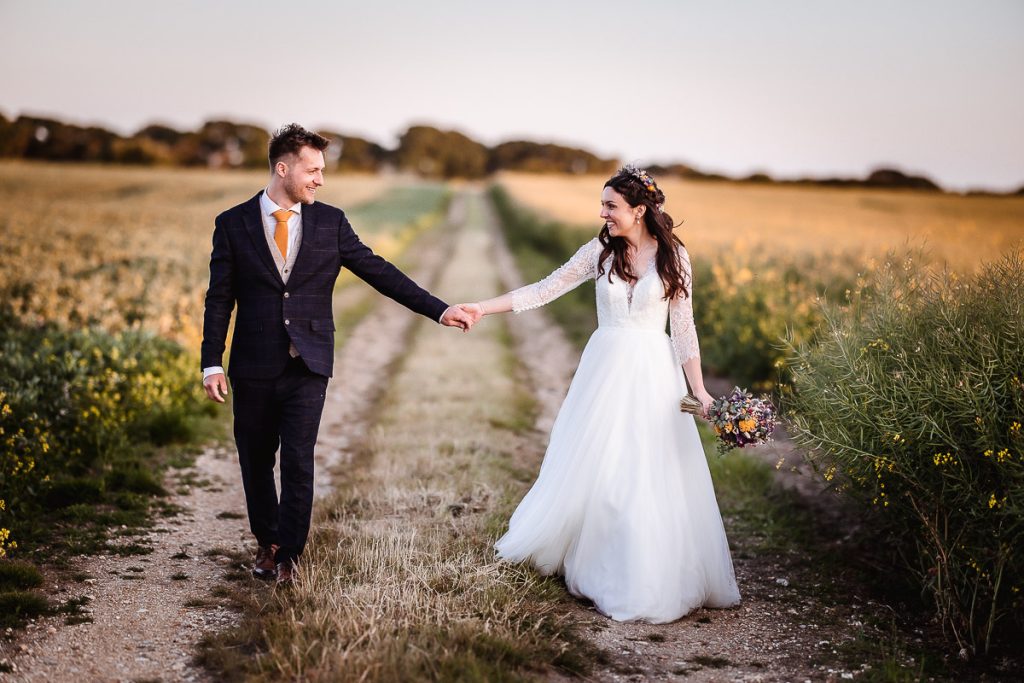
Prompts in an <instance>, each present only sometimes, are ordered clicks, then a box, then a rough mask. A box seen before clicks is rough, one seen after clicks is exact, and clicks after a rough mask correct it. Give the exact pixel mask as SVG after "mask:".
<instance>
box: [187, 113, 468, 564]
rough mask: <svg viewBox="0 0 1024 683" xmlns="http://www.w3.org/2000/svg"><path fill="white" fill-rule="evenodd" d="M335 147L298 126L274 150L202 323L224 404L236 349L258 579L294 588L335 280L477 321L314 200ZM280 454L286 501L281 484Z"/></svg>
mask: <svg viewBox="0 0 1024 683" xmlns="http://www.w3.org/2000/svg"><path fill="white" fill-rule="evenodd" d="M327 145H328V140H327V139H326V138H324V137H321V136H320V135H317V134H316V133H312V132H310V131H307V130H305V129H304V128H302V127H301V126H299V125H297V124H291V125H289V126H285V127H284V128H281V129H280V130H278V131H277V132H276V133H275V134H274V137H273V138H272V139H271V141H270V182H269V184H268V185H267V188H266V189H265V190H263V191H261V192H259V193H258V194H257V195H256V196H255V197H253V198H252V199H250V200H249V201H247V202H245V203H243V204H239V205H238V206H235V207H233V208H231V209H228V210H227V211H225V212H224V213H222V214H221V215H219V216H217V219H216V222H215V227H214V231H213V254H212V256H211V258H210V288H209V290H207V293H206V312H205V315H204V317H203V344H202V367H203V387H204V388H205V389H206V394H207V396H208V397H209V398H210V400H213V401H216V402H218V403H224V396H225V395H226V394H227V392H228V387H227V380H226V379H225V376H224V369H223V368H222V367H221V366H222V365H223V355H224V343H225V338H226V337H227V332H228V323H229V321H230V319H231V311H232V309H233V308H235V306H236V305H237V306H238V316H237V318H236V319H235V332H234V338H233V340H232V343H231V368H230V375H231V387H232V389H233V391H234V401H233V412H234V432H235V444H236V446H237V448H238V462H239V465H240V466H241V470H242V485H243V487H244V489H245V501H246V507H247V509H248V513H249V528H250V529H251V530H252V533H253V535H255V536H256V541H257V543H258V545H259V549H258V550H257V552H256V562H255V565H254V567H253V574H255V575H256V576H258V577H260V578H267V579H273V578H276V579H277V582H278V583H279V584H289V583H292V582H293V581H294V577H295V574H294V570H295V565H296V563H297V562H298V558H299V556H300V555H301V554H302V550H303V548H304V547H305V544H306V537H307V536H308V534H309V522H310V515H311V513H312V510H313V447H314V445H315V444H316V438H317V431H318V430H319V428H320V415H321V413H322V412H323V407H324V393H325V391H326V389H327V380H328V378H329V377H331V374H332V371H333V366H334V315H333V310H332V306H331V302H332V295H333V292H334V282H335V280H336V279H337V277H338V273H339V271H340V269H341V268H343V267H344V268H348V269H349V270H351V271H352V272H353V273H355V274H356V275H358V276H359V277H360V278H362V279H363V280H365V281H366V282H367V283H369V284H370V285H372V286H373V287H374V288H375V289H376V290H377V291H379V292H380V293H382V294H384V295H386V296H389V297H391V298H392V299H394V300H395V301H397V302H399V303H400V304H402V305H404V306H406V307H407V308H410V309H411V310H413V311H415V312H416V313H420V314H422V315H425V316H427V317H429V318H431V319H433V320H436V321H438V322H440V323H441V324H443V325H447V326H449V327H459V328H461V329H463V330H468V329H469V328H470V327H472V325H473V322H474V321H473V319H472V318H471V316H469V315H468V314H466V313H465V312H464V311H462V310H461V309H459V308H457V307H449V306H448V305H447V304H445V303H444V302H443V301H441V300H440V299H438V298H436V297H434V296H432V295H431V294H430V293H429V292H427V291H426V290H424V289H422V288H421V287H419V286H418V285H417V284H416V283H415V282H413V281H412V280H410V279H409V278H408V277H406V276H405V275H404V274H403V273H402V272H401V271H399V270H398V269H397V268H395V266H393V265H391V264H390V263H388V262H387V261H385V260H384V259H383V258H381V257H380V256H377V255H376V254H374V253H373V252H372V251H371V250H370V249H369V248H368V247H367V246H365V245H364V244H363V243H362V242H360V241H359V237H358V236H356V234H355V232H353V230H352V226H351V225H350V224H349V222H348V219H347V218H346V217H345V213H344V212H343V211H341V210H340V209H336V208H334V207H333V206H328V205H327V204H321V203H319V202H317V201H315V196H316V191H317V190H318V189H319V188H320V187H321V186H322V185H323V183H324V175H323V173H324V153H323V152H324V149H326V148H327ZM278 446H280V461H281V496H280V500H279V499H278V494H277V487H276V484H275V481H274V458H275V453H276V452H277V451H278Z"/></svg>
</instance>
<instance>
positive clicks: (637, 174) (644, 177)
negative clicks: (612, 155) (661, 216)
mask: <svg viewBox="0 0 1024 683" xmlns="http://www.w3.org/2000/svg"><path fill="white" fill-rule="evenodd" d="M619 173H627V174H629V175H631V176H633V177H634V178H636V179H637V180H639V181H640V183H641V184H642V185H643V186H644V187H645V188H647V191H648V192H654V191H655V190H657V189H658V186H657V185H655V184H654V178H652V177H651V176H650V175H648V174H647V171H645V170H644V169H642V168H638V167H636V166H634V165H633V164H626V165H625V166H623V167H622V168H620V169H619ZM657 206H658V211H664V210H665V209H664V208H662V207H664V206H665V204H664V203H659V204H658V205H657Z"/></svg>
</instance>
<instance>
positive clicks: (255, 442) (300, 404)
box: [231, 358, 327, 562]
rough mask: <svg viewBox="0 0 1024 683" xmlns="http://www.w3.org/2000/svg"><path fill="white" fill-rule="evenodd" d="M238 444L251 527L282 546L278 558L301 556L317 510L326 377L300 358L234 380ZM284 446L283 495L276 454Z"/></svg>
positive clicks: (260, 539) (264, 541)
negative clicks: (316, 459)
mask: <svg viewBox="0 0 1024 683" xmlns="http://www.w3.org/2000/svg"><path fill="white" fill-rule="evenodd" d="M231 389H232V394H233V398H232V406H233V412H234V417H235V445H236V446H237V448H238V463H239V465H240V466H241V470H242V486H243V488H244V489H245V504H246V508H247V510H248V513H249V528H250V529H251V530H252V533H253V535H254V536H256V540H257V542H259V544H260V545H263V546H269V545H278V546H280V548H279V549H278V551H277V556H276V560H277V561H278V562H287V561H289V560H291V561H297V560H298V558H299V556H300V555H301V554H302V551H303V549H304V548H305V546H306V538H307V537H308V536H309V522H310V516H311V514H312V512H313V448H314V447H315V446H316V437H317V432H318V431H319V430H320V416H321V415H322V414H323V410H324V396H325V393H326V390H327V378H326V377H324V376H323V375H318V374H316V373H314V372H311V371H310V370H309V368H307V367H306V364H305V363H304V362H303V361H302V359H301V358H292V359H290V360H289V361H288V364H287V366H286V367H285V370H284V372H283V373H281V374H280V375H279V376H277V377H275V378H274V379H232V380H231ZM278 445H280V447H281V497H280V500H279V499H278V495H277V484H276V482H275V480H274V456H275V454H276V452H277V450H278Z"/></svg>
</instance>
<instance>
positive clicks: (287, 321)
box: [284, 320, 292, 325]
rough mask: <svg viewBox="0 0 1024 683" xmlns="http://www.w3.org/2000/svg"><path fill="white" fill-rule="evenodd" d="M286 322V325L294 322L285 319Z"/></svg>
mask: <svg viewBox="0 0 1024 683" xmlns="http://www.w3.org/2000/svg"><path fill="white" fill-rule="evenodd" d="M284 324H285V325H291V324H292V321H291V320H285V321H284Z"/></svg>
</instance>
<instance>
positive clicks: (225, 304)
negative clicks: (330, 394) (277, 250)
mask: <svg viewBox="0 0 1024 683" xmlns="http://www.w3.org/2000/svg"><path fill="white" fill-rule="evenodd" d="M259 197H260V194H257V195H256V196H255V197H253V198H252V199H250V200H249V201H247V202H245V203H244V204H239V205H238V206H236V207H233V208H231V209H228V210H227V211H225V212H224V213H222V214H221V215H219V216H217V220H216V223H215V228H214V231H213V254H212V256H211V259H210V288H209V289H208V290H207V292H206V313H205V315H204V317H203V345H202V367H204V368H208V367H212V366H223V355H224V343H225V339H226V337H227V332H228V323H229V322H230V320H231V311H232V309H233V308H234V307H235V304H237V305H238V316H237V318H236V319H235V333H234V338H233V340H232V343H231V364H230V366H229V368H228V374H229V375H230V376H231V377H233V378H237V379H270V378H273V377H277V376H278V375H280V374H281V373H282V372H283V371H284V368H285V365H286V364H287V363H288V359H289V354H288V343H289V341H290V342H291V343H292V344H294V345H295V348H296V349H297V350H298V352H299V355H300V356H301V357H302V359H303V360H304V361H305V362H306V365H307V366H308V367H309V369H310V370H312V371H313V372H315V373H317V374H319V375H324V376H326V377H330V376H331V374H332V372H333V369H334V313H333V309H332V306H331V301H332V297H333V293H334V282H335V280H337V278H338V273H339V272H340V271H341V268H343V267H344V268H348V269H349V270H351V271H352V272H353V273H355V274H356V275H357V276H359V277H360V278H362V279H363V280H365V281H366V282H367V283H369V284H370V285H372V286H373V287H374V289H376V290H377V291H379V292H380V293H381V294H384V295H386V296H389V297H391V298H392V299H394V300H395V301H397V302H398V303H400V304H403V305H404V306H407V307H408V308H410V309H412V310H414V311H416V312H417V313H421V314H422V315H425V316H427V317H429V318H431V319H433V320H438V319H439V318H440V317H441V315H442V314H443V313H444V311H445V309H446V308H447V304H445V303H444V302H443V301H441V300H440V299H438V298H437V297H434V296H432V295H431V294H430V293H429V292H427V291H426V290H424V289H422V288H421V287H419V286H418V285H417V284H416V283H415V282H413V281H412V280H410V279H409V278H408V277H406V276H405V275H404V274H403V273H402V272H401V271H399V270H398V269H397V268H395V267H394V266H393V265H391V264H390V263H388V262H387V261H385V260H384V259H383V258H381V257H380V256H377V255H376V254H374V253H373V252H372V251H371V250H370V248H369V247H367V246H366V245H364V244H363V243H362V242H360V241H359V237H358V236H356V234H355V232H354V231H353V230H352V226H351V225H350V224H349V222H348V219H347V218H345V212H343V211H342V210H341V209H336V208H334V207H333V206H328V205H327V204H321V203H320V202H314V203H313V204H309V205H304V206H303V207H302V245H301V246H300V247H299V252H298V255H297V256H296V259H295V264H294V266H293V268H292V273H291V275H290V276H289V278H288V284H285V283H284V281H283V280H282V279H281V275H280V273H279V272H278V271H277V267H276V265H275V263H274V258H273V256H271V253H270V247H269V246H268V244H267V238H266V235H265V233H264V228H263V219H262V217H261V216H260V202H259Z"/></svg>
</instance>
